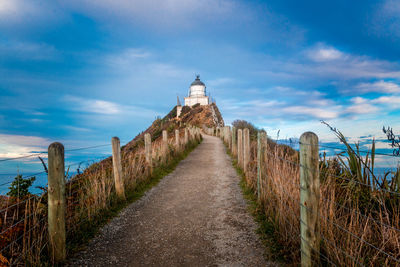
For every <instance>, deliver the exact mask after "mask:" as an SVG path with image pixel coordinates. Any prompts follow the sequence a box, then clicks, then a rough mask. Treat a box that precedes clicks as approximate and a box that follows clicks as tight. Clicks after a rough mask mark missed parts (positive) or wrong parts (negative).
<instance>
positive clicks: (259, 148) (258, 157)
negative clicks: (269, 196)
mask: <svg viewBox="0 0 400 267" xmlns="http://www.w3.org/2000/svg"><path fill="white" fill-rule="evenodd" d="M261 150H262V148H261V132H257V197H258V199H260V180H261V155H262V152H261Z"/></svg>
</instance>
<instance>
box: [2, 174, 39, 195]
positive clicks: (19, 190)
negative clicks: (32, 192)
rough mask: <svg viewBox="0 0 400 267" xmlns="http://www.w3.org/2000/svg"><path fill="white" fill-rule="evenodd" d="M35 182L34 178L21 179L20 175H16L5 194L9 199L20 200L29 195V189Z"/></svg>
mask: <svg viewBox="0 0 400 267" xmlns="http://www.w3.org/2000/svg"><path fill="white" fill-rule="evenodd" d="M35 180H36V177H35V176H33V177H29V178H26V179H24V178H22V175H20V174H19V175H17V176H16V177H15V178H14V181H13V182H12V183H11V186H10V187H9V189H10V191H9V192H8V193H7V195H8V196H10V197H17V198H22V197H24V196H27V195H28V194H29V187H31V185H32V184H33V182H34V181H35Z"/></svg>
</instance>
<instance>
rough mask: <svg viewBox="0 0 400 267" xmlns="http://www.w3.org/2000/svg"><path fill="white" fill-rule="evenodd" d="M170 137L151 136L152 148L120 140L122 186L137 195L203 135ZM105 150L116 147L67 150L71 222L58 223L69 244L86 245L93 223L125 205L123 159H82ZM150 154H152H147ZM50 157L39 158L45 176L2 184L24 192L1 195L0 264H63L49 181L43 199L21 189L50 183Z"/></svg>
mask: <svg viewBox="0 0 400 267" xmlns="http://www.w3.org/2000/svg"><path fill="white" fill-rule="evenodd" d="M165 132H166V131H165ZM166 133H167V132H166ZM163 135H164V134H163ZM149 136H150V135H149ZM165 137H166V139H165V138H164V137H162V136H160V135H158V136H155V137H154V138H153V139H151V136H150V144H147V143H146V145H145V142H143V139H141V138H139V139H138V140H137V141H136V142H133V143H129V144H128V145H125V148H124V149H122V150H121V149H120V146H119V140H118V148H119V150H118V151H119V152H118V151H117V150H115V151H114V149H113V153H114V152H115V153H118V154H120V156H119V159H120V162H119V164H120V165H121V169H122V173H121V177H123V179H122V187H124V188H125V190H128V191H129V190H134V188H135V187H136V186H137V185H138V184H140V183H146V182H148V180H149V179H150V177H151V174H152V170H153V169H154V168H157V167H160V166H163V165H164V164H167V163H168V162H169V159H171V158H173V157H176V156H179V155H180V154H181V153H183V152H184V151H185V150H187V149H188V148H189V147H190V146H191V145H193V144H194V143H195V142H198V141H199V131H198V129H195V128H188V129H181V130H180V131H177V132H175V135H171V134H170V136H169V137H168V134H166V136H165ZM142 138H143V137H142ZM165 141H166V142H165ZM148 145H149V146H150V149H149V150H146V149H145V146H148ZM105 147H111V143H109V144H99V145H94V146H86V147H78V148H71V149H65V151H64V152H65V155H67V158H66V159H67V160H65V161H63V166H64V171H63V172H62V175H61V176H62V178H63V179H62V182H61V183H62V184H63V185H62V186H63V187H65V194H64V198H65V201H61V200H59V201H60V203H65V207H64V209H65V220H63V218H61V217H57V218H56V224H60V223H61V224H64V225H65V226H64V227H62V226H61V228H59V229H63V228H64V229H65V234H66V242H67V244H71V245H72V244H74V242H75V243H79V242H82V241H81V240H77V238H76V237H77V236H79V234H80V231H82V230H83V229H86V227H89V226H90V225H91V224H92V223H96V222H97V221H96V220H101V216H100V214H102V213H101V212H103V211H106V210H108V209H109V208H111V207H112V206H113V205H116V203H117V202H119V201H120V199H119V198H118V192H117V190H116V189H117V180H116V178H115V177H116V174H115V170H116V169H115V168H116V167H115V166H116V165H115V162H114V160H113V159H114V158H117V156H116V155H117V154H103V155H102V156H94V157H93V156H90V155H86V156H82V154H81V153H82V152H86V151H90V150H95V149H97V148H105ZM49 149H50V147H49ZM49 151H50V150H49ZM147 152H149V153H150V154H146V153H147ZM76 153H78V154H81V155H77V154H76ZM44 154H47V152H40V153H34V154H30V155H26V156H23V157H15V158H10V159H7V160H3V161H12V160H13V161H18V160H21V159H25V158H31V157H34V156H38V155H44ZM92 154H93V153H92ZM46 156H47V157H48V159H44V160H43V159H38V160H40V161H41V164H43V166H44V170H43V171H39V172H35V173H33V174H29V175H21V176H22V177H20V178H21V179H20V180H19V181H20V182H17V183H16V180H15V179H14V180H10V181H4V182H2V184H0V187H1V186H10V189H11V188H17V189H18V190H17V191H16V192H17V195H9V196H0V263H4V264H6V265H12V266H24V265H41V264H42V263H43V262H48V263H51V262H52V263H55V262H57V260H59V258H57V257H58V256H57V251H58V249H54V246H55V243H52V242H51V240H54V238H55V237H54V234H55V235H59V234H60V233H55V232H54V233H53V232H51V231H50V227H49V224H50V222H51V223H54V221H53V220H52V219H51V218H52V215H51V214H50V211H51V210H52V207H53V208H54V205H53V206H51V205H52V204H50V203H52V202H48V200H49V198H50V197H52V198H54V192H53V191H51V192H48V188H47V184H46V183H47V179H45V180H44V183H43V184H41V188H42V192H43V193H41V194H30V193H28V192H27V191H25V194H24V195H20V193H21V192H22V191H23V190H19V189H22V188H23V180H24V179H28V178H32V177H37V176H38V175H44V176H46V178H47V176H49V177H48V179H50V178H51V177H50V176H51V175H54V173H53V174H51V172H50V170H48V169H47V166H46V165H47V164H48V162H50V161H51V160H53V161H52V162H53V164H54V160H55V159H54V158H53V159H51V157H54V156H52V154H50V152H49V153H48V155H46ZM82 158H84V159H82ZM0 163H1V161H0ZM38 163H39V162H38ZM49 165H50V164H49ZM60 166H61V165H60ZM60 169H61V168H60ZM52 179H53V178H52ZM57 188H58V186H57ZM10 192H11V191H10ZM10 192H8V193H10ZM14 193H15V192H14ZM54 203H55V202H54ZM56 208H57V207H56ZM63 213H64V212H63ZM99 216H100V217H99ZM64 243H65V242H64ZM51 247H52V248H51ZM64 249H65V248H64ZM52 251H53V252H52ZM51 252H52V253H51ZM64 257H65V255H64ZM0 265H1V264H0Z"/></svg>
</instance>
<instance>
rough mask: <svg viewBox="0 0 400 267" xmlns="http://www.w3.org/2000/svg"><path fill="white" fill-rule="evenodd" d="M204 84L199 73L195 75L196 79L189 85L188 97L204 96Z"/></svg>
mask: <svg viewBox="0 0 400 267" xmlns="http://www.w3.org/2000/svg"><path fill="white" fill-rule="evenodd" d="M205 95H206V85H205V84H204V83H203V82H202V81H201V80H200V75H197V76H196V79H195V80H194V81H193V82H192V84H191V85H190V92H189V97H196V96H205Z"/></svg>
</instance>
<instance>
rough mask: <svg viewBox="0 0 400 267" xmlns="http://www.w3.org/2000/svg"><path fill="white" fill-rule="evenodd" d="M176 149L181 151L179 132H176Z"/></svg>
mask: <svg viewBox="0 0 400 267" xmlns="http://www.w3.org/2000/svg"><path fill="white" fill-rule="evenodd" d="M175 147H176V149H177V150H179V130H175Z"/></svg>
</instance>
